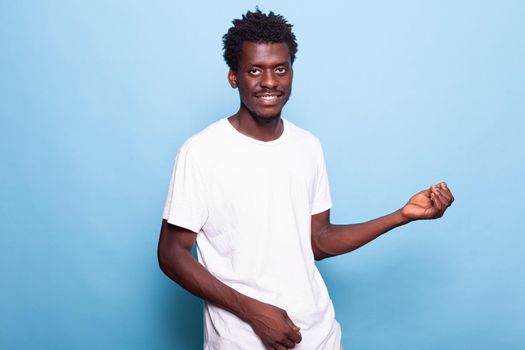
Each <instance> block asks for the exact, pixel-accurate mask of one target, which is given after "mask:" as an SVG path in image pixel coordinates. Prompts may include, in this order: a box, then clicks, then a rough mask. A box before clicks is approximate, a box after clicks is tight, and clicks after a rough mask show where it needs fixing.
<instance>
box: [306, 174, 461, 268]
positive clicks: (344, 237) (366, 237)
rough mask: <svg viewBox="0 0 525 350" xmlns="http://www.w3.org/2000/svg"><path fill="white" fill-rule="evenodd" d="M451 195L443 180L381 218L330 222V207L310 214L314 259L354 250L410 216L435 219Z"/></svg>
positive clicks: (401, 223)
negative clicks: (335, 223) (349, 222)
mask: <svg viewBox="0 0 525 350" xmlns="http://www.w3.org/2000/svg"><path fill="white" fill-rule="evenodd" d="M453 201H454V197H453V196H452V193H451V192H450V190H449V189H448V187H447V185H446V184H445V183H444V182H442V183H440V184H438V185H433V186H431V187H430V188H428V189H426V190H423V191H420V192H418V193H417V194H415V195H414V196H412V198H410V200H409V201H408V202H407V204H405V206H404V207H403V208H401V209H399V210H396V211H395V212H393V213H390V214H388V215H385V216H382V217H380V218H377V219H374V220H371V221H367V222H363V223H359V224H349V225H333V224H331V223H330V210H327V211H325V212H322V213H319V214H316V215H312V250H313V252H314V257H315V259H316V260H321V259H324V258H327V257H330V256H336V255H340V254H344V253H348V252H350V251H352V250H355V249H357V248H359V247H361V246H363V245H365V244H366V243H368V242H370V241H372V240H374V239H375V238H377V237H379V236H381V235H382V234H383V233H385V232H388V231H390V230H391V229H393V228H395V227H398V226H401V225H404V224H407V223H409V222H411V221H413V220H421V219H436V218H439V217H441V216H443V214H444V212H445V210H446V209H447V208H448V207H449V206H450V205H451V204H452V202H453Z"/></svg>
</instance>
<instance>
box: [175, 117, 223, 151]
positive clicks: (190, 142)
mask: <svg viewBox="0 0 525 350" xmlns="http://www.w3.org/2000/svg"><path fill="white" fill-rule="evenodd" d="M224 129H225V128H224V118H223V119H219V120H217V121H215V122H213V123H211V124H210V125H208V126H207V127H206V128H204V129H203V130H201V131H199V132H198V133H196V134H194V135H193V136H191V137H190V138H188V139H187V140H186V141H185V142H184V143H183V144H182V146H181V147H180V151H185V152H190V151H191V152H192V153H193V152H201V151H206V150H209V149H212V148H213V147H216V146H217V144H218V141H220V140H221V139H222V140H223V139H224V132H225V130H224Z"/></svg>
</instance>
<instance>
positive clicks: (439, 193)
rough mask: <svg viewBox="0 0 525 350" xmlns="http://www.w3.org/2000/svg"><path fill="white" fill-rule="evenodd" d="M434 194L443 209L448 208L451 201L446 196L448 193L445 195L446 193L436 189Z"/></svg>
mask: <svg viewBox="0 0 525 350" xmlns="http://www.w3.org/2000/svg"><path fill="white" fill-rule="evenodd" d="M435 192H436V194H437V196H438V198H439V200H440V201H441V204H442V206H443V208H446V207H448V206H449V205H450V200H451V198H450V196H449V195H448V193H446V192H444V191H442V190H440V189H437V188H436V189H435Z"/></svg>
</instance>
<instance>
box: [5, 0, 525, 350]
mask: <svg viewBox="0 0 525 350" xmlns="http://www.w3.org/2000/svg"><path fill="white" fill-rule="evenodd" d="M255 5H257V3H255V2H250V1H230V2H218V1H217V2H212V1H209V2H204V1H194V2H189V1H184V2H183V1H154V2H145V1H143V2H139V1H120V2H119V1H83V2H81V1H62V2H61V1H49V2H47V1H33V2H30V1H0V115H1V119H0V123H1V124H0V145H1V148H0V155H1V162H0V186H1V187H0V196H1V201H0V230H1V241H0V281H1V289H0V348H2V349H92V348H100V349H128V350H130V349H199V348H201V344H202V334H201V332H202V323H201V322H202V321H201V307H202V304H201V301H200V300H198V299H197V298H195V297H193V296H191V295H190V294H188V293H187V292H185V291H184V290H183V289H182V288H180V287H179V286H177V285H176V284H175V283H173V282H171V281H170V280H169V279H168V278H167V277H165V276H164V275H163V274H162V273H161V271H160V270H159V268H158V265H157V258H156V245H157V239H158V232H159V227H160V220H161V211H162V206H163V202H164V197H165V193H166V190H167V186H168V180H169V175H170V171H171V166H172V162H173V160H174V156H175V152H176V150H177V148H178V147H179V146H180V145H181V144H182V142H183V141H184V140H185V139H186V138H188V137H189V136H191V135H192V134H194V133H196V132H197V131H199V130H201V129H202V128H204V127H205V126H207V125H208V124H210V123H211V122H212V121H214V120H216V119H218V118H222V117H224V116H227V115H231V114H233V113H234V112H235V111H236V110H237V107H238V95H237V91H236V90H232V89H231V88H230V87H229V85H228V83H227V80H226V73H227V68H226V65H225V64H224V62H223V61H222V57H221V54H222V50H221V37H222V35H223V34H224V33H225V32H226V30H227V28H229V26H230V24H231V20H232V19H233V18H237V17H239V16H240V15H241V14H242V13H243V12H245V11H246V10H248V9H253V8H254V7H255ZM259 5H260V7H261V9H262V10H272V9H273V10H275V11H276V12H278V13H282V14H284V15H285V17H287V18H288V20H289V21H290V22H291V23H293V24H295V27H294V28H295V33H296V35H297V37H298V41H299V53H298V57H297V61H296V63H295V65H294V69H295V81H294V92H293V96H292V98H291V100H290V102H289V104H288V105H287V107H286V108H285V111H284V116H285V117H287V118H288V119H290V120H291V121H293V122H295V123H296V124H298V125H300V126H302V127H304V128H306V129H308V130H311V131H312V132H313V133H315V134H316V135H317V136H318V137H319V138H320V139H321V140H322V142H323V145H324V150H325V155H326V160H327V166H328V171H329V175H330V181H331V189H332V195H333V199H334V207H333V209H332V217H333V219H334V222H338V223H351V222H358V221H365V220H368V219H372V218H374V217H377V216H380V215H383V214H386V213H388V212H390V211H393V210H395V209H397V208H399V207H400V206H402V205H403V204H404V203H405V202H406V200H407V199H408V198H409V197H410V196H411V195H412V194H413V193H415V192H417V191H419V190H421V189H423V188H425V187H427V186H429V185H430V184H431V183H435V182H438V181H441V180H445V181H447V182H448V184H449V185H450V188H451V189H452V190H453V192H454V194H455V197H456V202H455V203H454V205H453V206H452V207H451V208H450V209H449V212H447V214H446V215H445V217H444V218H442V219H441V220H439V221H433V222H429V221H424V222H416V223H412V224H410V225H408V226H405V227H402V228H398V229H396V230H395V231H393V232H390V233H389V234H387V235H385V236H383V237H381V238H379V239H378V240H376V241H374V242H373V243H371V244H369V245H368V246H365V247H363V248H361V249H360V250H358V251H356V252H354V253H351V254H347V255H345V256H340V257H337V258H332V259H328V260H325V261H322V262H321V263H319V267H320V269H321V272H322V273H323V276H324V277H325V279H326V282H327V285H328V288H329V290H330V292H331V296H332V298H333V301H334V304H335V308H336V316H337V318H338V320H339V321H340V323H341V325H342V328H343V344H344V346H345V348H347V349H356V350H358V349H395V350H398V349H414V350H416V349H418V350H419V349H467V348H476V349H498V348H499V349H523V348H525V339H524V338H525V337H524V336H523V334H525V278H524V275H523V269H524V267H525V258H524V254H523V245H524V243H525V239H524V238H523V233H524V232H523V227H522V226H523V225H522V221H523V220H522V217H523V209H524V206H523V198H524V197H525V191H524V186H523V183H522V181H523V179H524V175H525V174H524V173H525V172H524V170H525V169H524V168H525V167H524V151H525V142H524V129H525V122H524V117H525V103H524V100H525V89H524V85H525V84H524V81H525V69H524V64H523V63H524V62H525V39H524V38H525V24H524V21H523V19H524V18H525V5H524V3H523V2H522V1H426V2H424V3H423V2H419V1H396V2H391V1H368V2H366V3H365V2H354V1H350V2H349V1H323V2H321V3H319V2H304V1H288V2H283V1H265V2H261V3H259Z"/></svg>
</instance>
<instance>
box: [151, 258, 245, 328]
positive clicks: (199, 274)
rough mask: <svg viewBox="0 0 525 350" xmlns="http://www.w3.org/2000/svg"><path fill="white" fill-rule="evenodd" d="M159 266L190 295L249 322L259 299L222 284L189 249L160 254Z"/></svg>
mask: <svg viewBox="0 0 525 350" xmlns="http://www.w3.org/2000/svg"><path fill="white" fill-rule="evenodd" d="M159 264H160V268H161V269H162V271H163V272H164V273H165V274H166V275H167V276H168V277H169V278H171V279H172V280H173V281H175V282H176V283H178V284H179V285H180V286H182V287H183V288H184V289H186V290H187V291H189V292H190V293H192V294H194V295H196V296H198V297H200V298H202V299H204V300H206V301H208V302H211V303H213V304H216V305H218V306H220V307H222V308H224V309H226V310H228V311H230V312H232V313H233V314H235V315H237V316H238V317H239V318H241V319H243V320H246V319H247V317H248V311H247V306H248V304H249V303H251V302H253V301H255V299H252V298H250V297H248V296H246V295H244V294H241V293H239V292H237V291H236V290H234V289H233V288H231V287H229V286H227V285H226V284H224V283H223V282H221V281H219V280H218V279H217V278H216V277H215V276H213V275H212V274H211V273H210V272H209V271H208V270H206V268H204V266H202V265H201V264H200V263H199V262H197V261H196V260H195V258H194V257H193V256H192V255H191V253H190V252H189V251H187V250H186V249H183V248H177V249H174V250H172V251H170V252H160V251H159Z"/></svg>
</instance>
